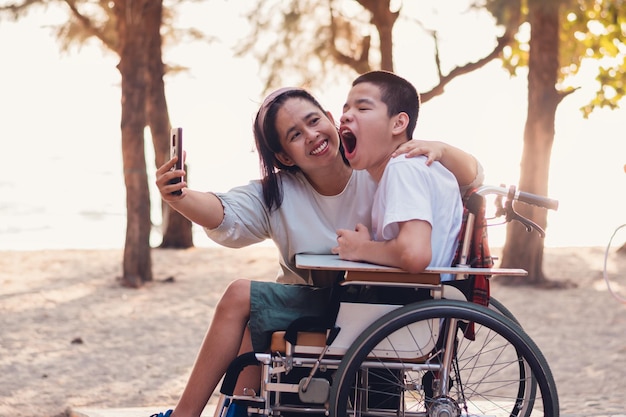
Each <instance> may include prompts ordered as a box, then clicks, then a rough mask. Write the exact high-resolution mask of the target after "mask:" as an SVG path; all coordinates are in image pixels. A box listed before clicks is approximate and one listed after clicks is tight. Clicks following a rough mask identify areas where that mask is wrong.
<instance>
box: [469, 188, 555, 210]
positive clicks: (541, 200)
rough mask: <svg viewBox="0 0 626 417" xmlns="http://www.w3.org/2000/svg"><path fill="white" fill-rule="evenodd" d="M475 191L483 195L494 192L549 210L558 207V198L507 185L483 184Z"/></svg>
mask: <svg viewBox="0 0 626 417" xmlns="http://www.w3.org/2000/svg"><path fill="white" fill-rule="evenodd" d="M476 193H477V194H479V195H481V196H485V195H489V194H496V195H500V196H502V197H509V198H512V199H513V200H517V201H521V202H522V203H526V204H532V205H533V206H537V207H543V208H546V209H549V210H557V209H558V208H559V202H558V200H554V199H552V198H549V197H544V196H541V195H538V194H532V193H529V192H526V191H517V190H515V188H514V187H511V189H509V188H507V187H502V186H500V187H498V186H492V185H484V186H482V187H479V188H478V189H477V190H476Z"/></svg>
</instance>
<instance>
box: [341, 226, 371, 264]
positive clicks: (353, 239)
mask: <svg viewBox="0 0 626 417" xmlns="http://www.w3.org/2000/svg"><path fill="white" fill-rule="evenodd" d="M371 240H372V239H371V237H370V232H369V230H368V228H367V227H366V226H364V225H363V224H361V223H359V224H357V225H356V228H355V230H348V229H339V230H337V246H335V247H334V248H332V253H334V254H335V255H339V257H340V258H341V259H344V260H346V261H360V260H362V259H363V257H362V255H361V254H360V250H361V248H362V245H363V243H365V242H370V241H371Z"/></svg>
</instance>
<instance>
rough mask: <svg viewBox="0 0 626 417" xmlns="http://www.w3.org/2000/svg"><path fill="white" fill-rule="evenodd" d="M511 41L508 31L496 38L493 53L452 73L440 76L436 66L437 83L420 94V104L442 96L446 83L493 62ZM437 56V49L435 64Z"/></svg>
mask: <svg viewBox="0 0 626 417" xmlns="http://www.w3.org/2000/svg"><path fill="white" fill-rule="evenodd" d="M512 39H513V36H512V33H511V32H509V31H506V32H505V33H504V35H502V36H501V37H499V38H498V43H497V45H496V47H495V48H494V49H493V51H491V53H489V55H487V56H486V57H484V58H482V59H479V60H478V61H475V62H469V63H467V64H465V65H463V66H460V67H455V68H454V69H453V70H452V71H450V72H449V73H448V75H445V76H442V75H441V74H442V73H441V68H439V64H437V70H438V72H439V83H438V84H437V85H436V86H434V87H433V88H432V89H431V90H430V91H427V92H425V93H420V98H421V100H422V103H425V102H427V101H428V100H430V99H432V98H434V97H437V96H439V95H441V94H443V92H444V91H445V87H446V85H448V83H450V81H452V80H454V79H455V78H456V77H458V76H460V75H463V74H467V73H469V72H472V71H474V70H476V69H478V68H481V67H483V66H485V65H486V64H487V63H488V62H490V61H493V60H494V59H496V58H498V57H499V56H500V54H501V53H502V50H503V49H504V47H505V46H507V45H508V44H509V43H510V42H511V40H512ZM438 54H439V52H438V49H437V52H436V56H435V59H436V60H437V62H439V57H438Z"/></svg>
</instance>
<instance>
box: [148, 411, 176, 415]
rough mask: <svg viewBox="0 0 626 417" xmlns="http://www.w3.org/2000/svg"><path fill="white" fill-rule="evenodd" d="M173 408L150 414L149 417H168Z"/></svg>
mask: <svg viewBox="0 0 626 417" xmlns="http://www.w3.org/2000/svg"><path fill="white" fill-rule="evenodd" d="M172 411H173V410H167V411H166V412H165V413H159V414H152V415H151V416H150V417H170V416H171V415H172Z"/></svg>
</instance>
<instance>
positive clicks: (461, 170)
mask: <svg viewBox="0 0 626 417" xmlns="http://www.w3.org/2000/svg"><path fill="white" fill-rule="evenodd" d="M401 154H405V155H406V157H407V158H410V157H413V156H419V155H424V156H426V157H427V158H428V159H427V161H426V165H430V164H432V163H433V162H434V161H439V162H440V163H441V164H442V165H443V166H445V167H446V168H447V169H448V171H450V172H452V174H454V176H455V177H456V180H457V182H458V183H459V186H461V187H463V188H468V187H469V188H473V187H476V186H478V185H480V184H482V182H483V179H484V173H483V169H482V165H481V164H480V162H478V160H477V159H476V158H475V157H474V156H473V155H471V154H469V153H467V152H465V151H463V150H461V149H459V148H456V147H454V146H452V145H449V144H447V143H444V142H437V141H426V140H418V139H412V140H409V141H408V142H406V143H404V144H402V145H401V146H399V147H398V149H396V151H395V152H394V153H393V154H392V156H398V155H401Z"/></svg>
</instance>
